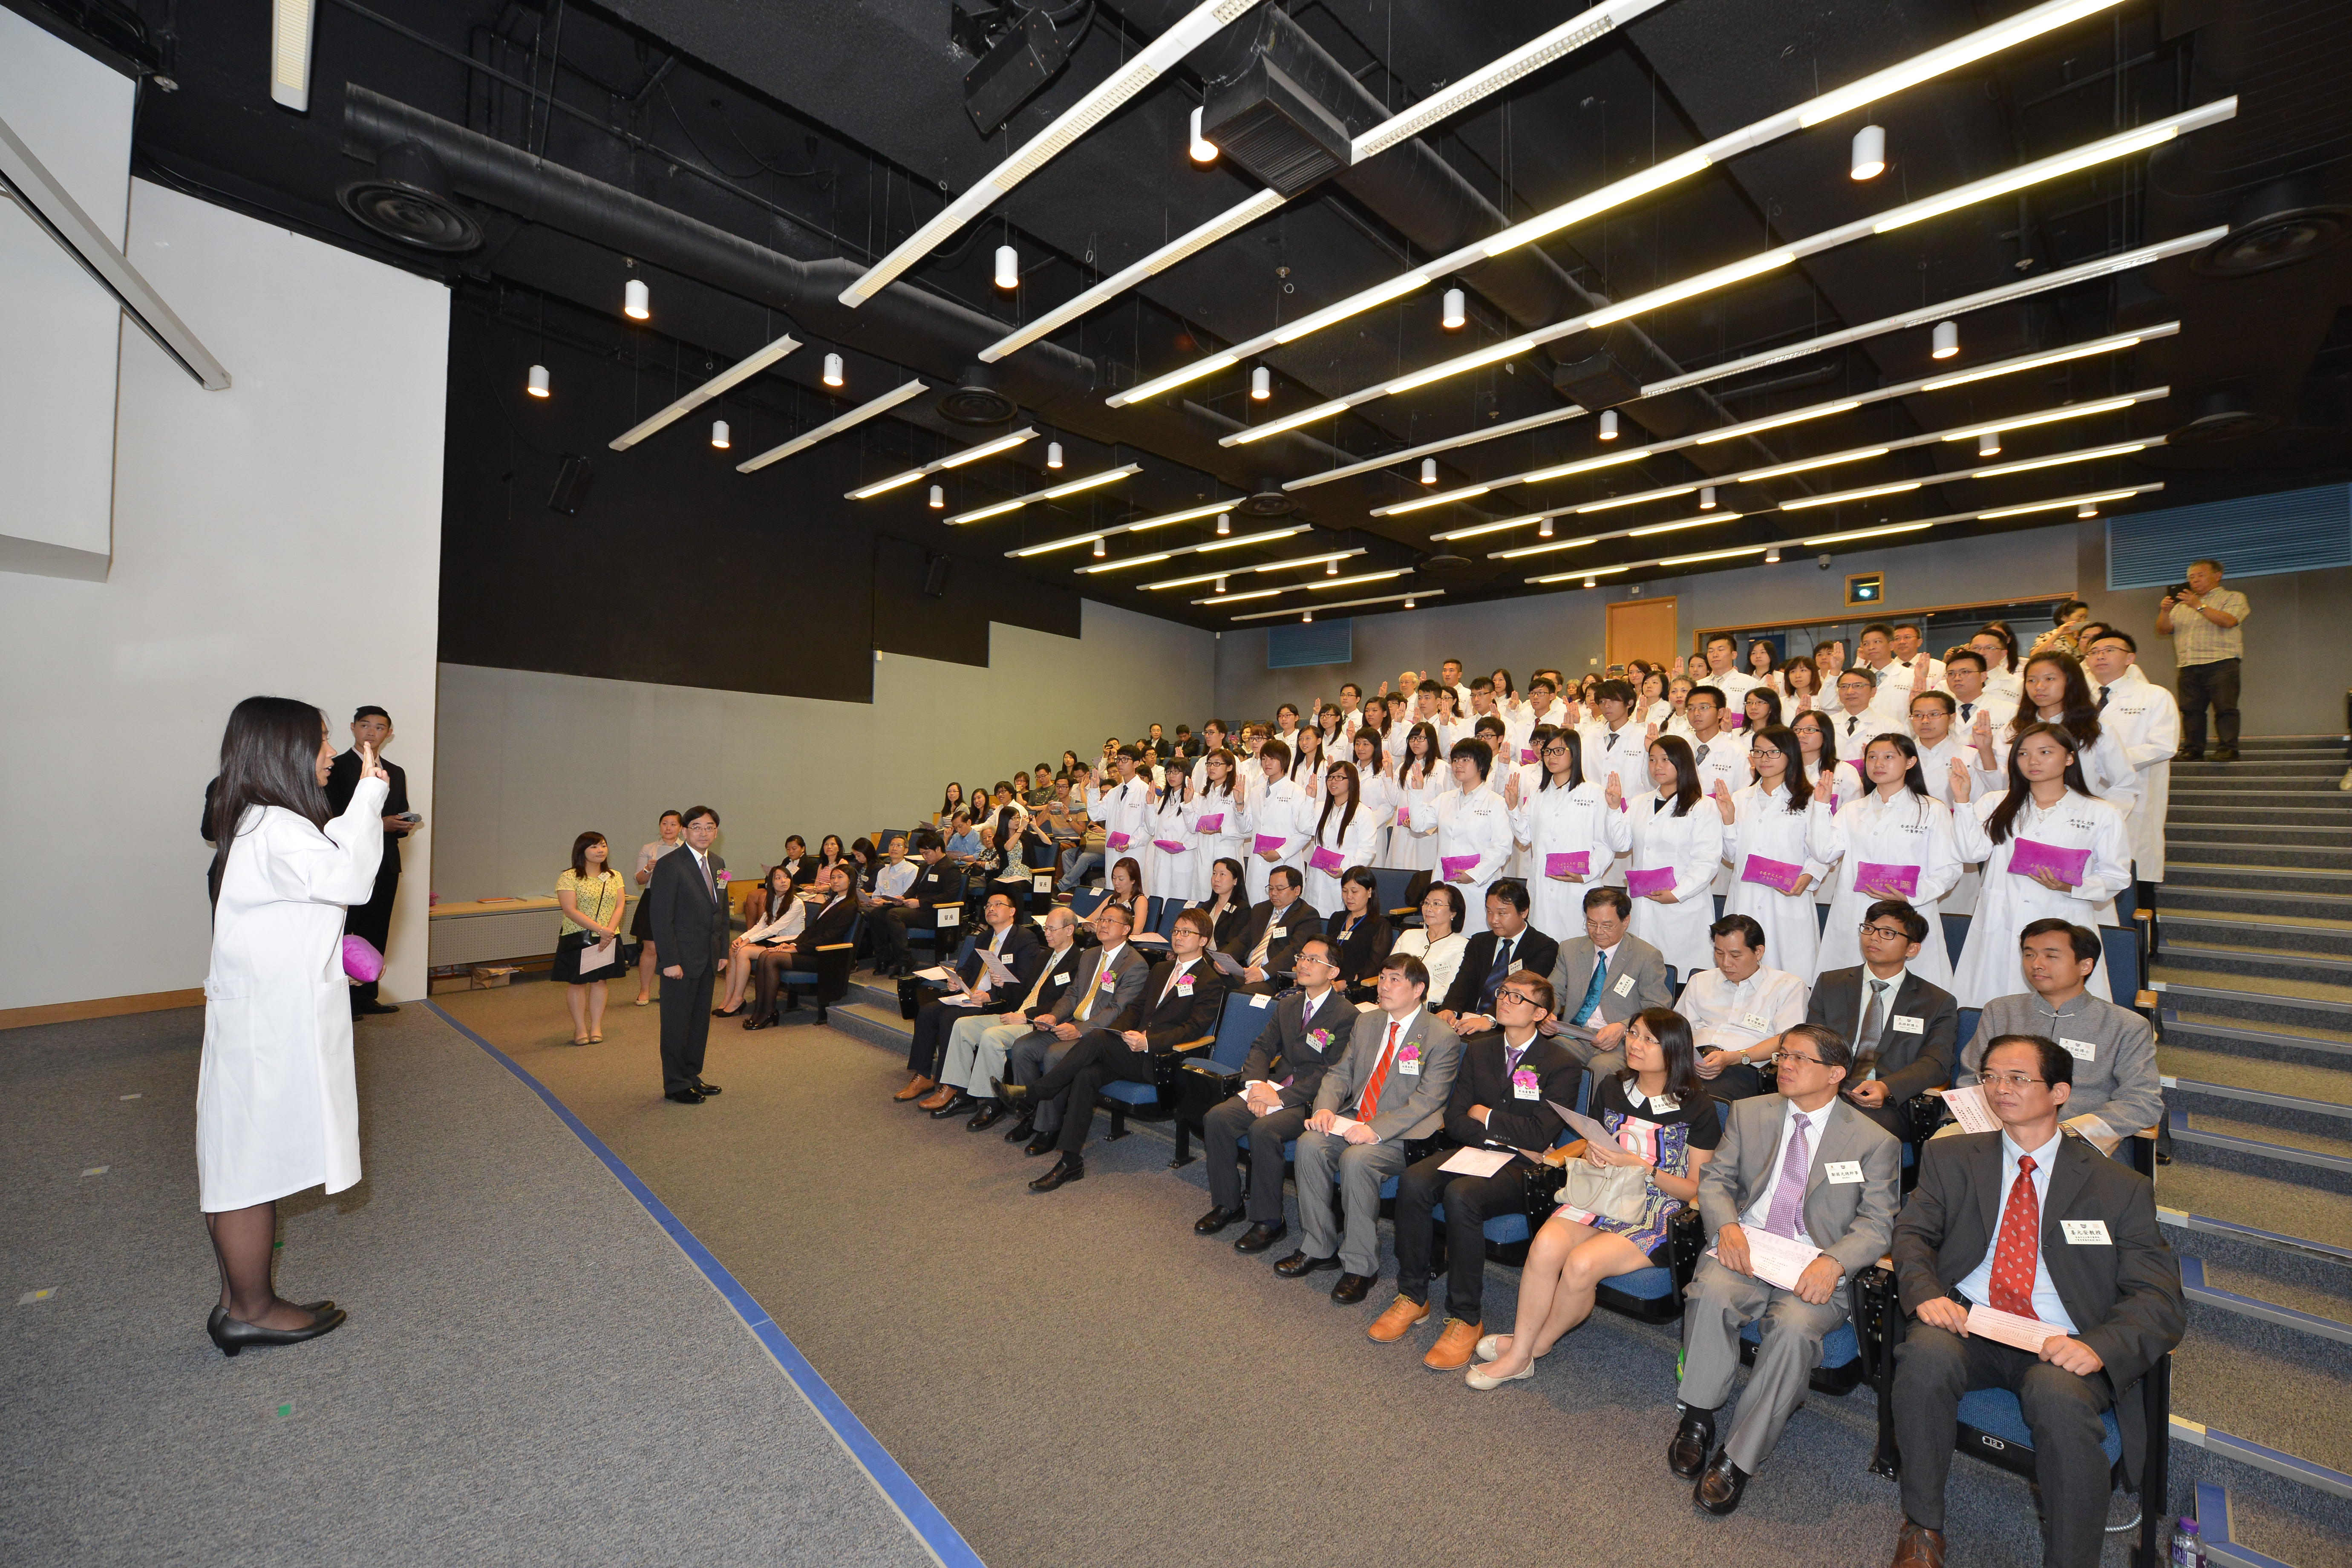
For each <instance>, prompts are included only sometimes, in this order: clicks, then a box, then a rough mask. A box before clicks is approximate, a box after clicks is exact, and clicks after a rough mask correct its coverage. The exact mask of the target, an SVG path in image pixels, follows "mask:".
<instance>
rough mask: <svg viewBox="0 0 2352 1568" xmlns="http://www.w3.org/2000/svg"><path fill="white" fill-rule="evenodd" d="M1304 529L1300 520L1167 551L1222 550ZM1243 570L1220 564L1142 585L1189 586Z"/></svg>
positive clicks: (1283, 562)
mask: <svg viewBox="0 0 2352 1568" xmlns="http://www.w3.org/2000/svg"><path fill="white" fill-rule="evenodd" d="M1306 531H1307V525H1306V524H1305V523H1303V522H1302V523H1299V524H1297V526H1295V527H1291V528H1276V529H1272V530H1269V531H1266V532H1265V533H1253V534H1248V535H1246V536H1239V537H1235V538H1233V539H1213V540H1210V541H1208V542H1206V543H1203V544H1187V545H1184V546H1182V547H1181V548H1179V549H1175V550H1171V551H1170V552H1168V553H1169V554H1171V555H1197V554H1200V553H1202V552H1204V551H1210V550H1223V549H1225V548H1227V547H1229V546H1233V545H1241V544H1267V543H1271V542H1274V541H1275V540H1277V539H1288V538H1290V537H1292V536H1293V535H1295V534H1300V533H1304V532H1306ZM1275 564H1276V566H1289V565H1296V564H1297V563H1296V562H1288V561H1278V562H1276V563H1275ZM1244 570H1246V569H1245V568H1244V567H1240V566H1221V567H1219V568H1217V570H1215V571H1214V572H1204V573H1202V574H1201V575H1199V576H1197V577H1170V578H1167V579H1166V580H1164V581H1161V582H1158V583H1146V584H1143V586H1144V587H1145V588H1146V589H1153V588H1183V587H1190V586H1191V585H1192V584H1195V583H1205V582H1207V581H1209V580H1210V579H1211V578H1213V577H1223V576H1225V575H1228V574H1233V573H1237V572H1241V571H1244Z"/></svg>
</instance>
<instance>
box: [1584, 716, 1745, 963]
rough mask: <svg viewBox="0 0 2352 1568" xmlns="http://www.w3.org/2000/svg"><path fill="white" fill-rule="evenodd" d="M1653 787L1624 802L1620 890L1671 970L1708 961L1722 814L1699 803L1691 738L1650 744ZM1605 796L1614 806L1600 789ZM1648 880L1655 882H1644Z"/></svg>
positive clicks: (1711, 959) (1640, 932)
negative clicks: (1626, 835)
mask: <svg viewBox="0 0 2352 1568" xmlns="http://www.w3.org/2000/svg"><path fill="white" fill-rule="evenodd" d="M1650 783H1651V784H1652V785H1653V786H1654V788H1653V790H1652V791H1649V792H1645V793H1643V794H1642V795H1636V796H1635V797H1633V799H1631V800H1628V801H1626V802H1625V816H1626V817H1627V818H1628V819H1629V820H1628V824H1627V826H1629V828H1630V829H1631V834H1630V837H1631V840H1632V842H1631V845H1630V847H1631V848H1632V850H1633V854H1632V857H1631V858H1630V859H1629V860H1628V862H1627V866H1626V872H1625V890H1626V892H1628V893H1630V894H1632V895H1633V924H1632V930H1633V934H1634V935H1635V936H1638V937H1640V938H1641V939H1642V940H1643V942H1648V943H1649V944H1650V945H1651V946H1653V947H1654V948H1656V949H1657V950H1658V951H1659V952H1661V953H1664V955H1665V960H1666V963H1667V964H1668V965H1669V966H1670V967H1672V968H1673V969H1674V970H1675V973H1677V974H1696V973H1698V971H1700V970H1702V969H1710V968H1713V967H1714V964H1715V946H1714V942H1713V939H1711V938H1710V937H1709V936H1708V935H1707V927H1709V926H1711V925H1713V924H1714V923H1715V898H1714V889H1715V873H1716V871H1717V868H1718V867H1719V866H1720V865H1721V864H1722V860H1723V818H1722V817H1721V816H1717V814H1716V812H1715V811H1714V810H1713V809H1712V808H1710V807H1708V806H1706V805H1704V804H1703V797H1702V795H1700V792H1699V784H1698V763H1696V761H1695V760H1694V759H1693V757H1692V755H1691V749H1690V742H1687V741H1685V740H1684V739H1683V738H1682V737H1681V736H1679V735H1661V736H1659V737H1658V738H1657V739H1656V740H1654V741H1653V742H1650ZM1602 799H1603V800H1604V801H1607V802H1608V804H1609V805H1611V806H1612V808H1613V806H1614V805H1615V802H1614V801H1610V800H1609V798H1608V796H1607V795H1605V794H1604V795H1603V796H1602ZM1653 882H1655V884H1656V885H1655V886H1652V885H1651V884H1652V883H1653Z"/></svg>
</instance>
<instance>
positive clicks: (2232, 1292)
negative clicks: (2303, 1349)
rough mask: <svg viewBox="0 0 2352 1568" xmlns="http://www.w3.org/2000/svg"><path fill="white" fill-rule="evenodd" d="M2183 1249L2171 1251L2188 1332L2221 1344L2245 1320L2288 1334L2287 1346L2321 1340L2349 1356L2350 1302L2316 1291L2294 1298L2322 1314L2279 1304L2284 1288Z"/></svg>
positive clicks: (2351, 1337) (2351, 1348)
mask: <svg viewBox="0 0 2352 1568" xmlns="http://www.w3.org/2000/svg"><path fill="white" fill-rule="evenodd" d="M2187 1245H2188V1240H2187V1238H2184V1240H2183V1245H2182V1246H2181V1247H2176V1248H2175V1249H2174V1250H2175V1251H2176V1253H2178V1255H2179V1258H2180V1282H2181V1285H2182V1288H2183V1289H2186V1290H2187V1292H2188V1295H2189V1301H2190V1303H2191V1309H2192V1310H2191V1311H2190V1314H2189V1317H2190V1331H2191V1332H2196V1333H2202V1334H2209V1335H2217V1336H2220V1337H2221V1338H2225V1339H2226V1338H2228V1337H2229V1336H2230V1335H2231V1334H2232V1333H2233V1332H2235V1331H2237V1330H2238V1328H2239V1327H2240V1324H2239V1322H2238V1320H2246V1321H2254V1322H2261V1323H2267V1324H2270V1325H2272V1326H2273V1327H2275V1328H2280V1329H2284V1330H2285V1331H2287V1334H2288V1338H2287V1340H2286V1341H2285V1342H2286V1343H2290V1344H2299V1343H2302V1342H2305V1341H2306V1340H2324V1341H2326V1342H2328V1343H2330V1344H2335V1345H2341V1346H2345V1347H2347V1352H2352V1317H2347V1315H2346V1311H2347V1307H2352V1302H2347V1301H2346V1300H2343V1299H2342V1298H2341V1297H2336V1296H2331V1295H2329V1294H2327V1293H2326V1292H2325V1291H2315V1290H2306V1291H2302V1292H2297V1294H2301V1295H2303V1296H2305V1297H2306V1298H2310V1299H2315V1300H2317V1301H2318V1302H2319V1303H2320V1304H2321V1305H2322V1306H2323V1307H2324V1308H2325V1309H2326V1310H2321V1311H2313V1310H2310V1309H2308V1308H2305V1307H2299V1306H2296V1305H2294V1303H2293V1302H2290V1301H2284V1300H2278V1299H2277V1298H2278V1297H2279V1296H2280V1295H2282V1294H2284V1293H2285V1288H2284V1287H2282V1286H2281V1285H2280V1284H2279V1283H2277V1282H2276V1281H2273V1280H2271V1279H2265V1278H2263V1276H2261V1275H2259V1274H2249V1273H2247V1272H2245V1271H2244V1270H2242V1269H2234V1268H2224V1267H2222V1266H2221V1265H2219V1264H2213V1263H2209V1262H2208V1261H2207V1260H2206V1259H2205V1258H2203V1257H2202V1256H2201V1255H2200V1254H2198V1253H2195V1252H2190V1251H2188V1250H2186V1247H2187ZM2199 1308H2201V1309H2203V1310H2204V1311H2203V1315H2201V1316H2200V1313H2199V1312H2198V1311H2197V1310H2196V1309H2199Z"/></svg>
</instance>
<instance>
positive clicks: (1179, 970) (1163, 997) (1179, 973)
mask: <svg viewBox="0 0 2352 1568" xmlns="http://www.w3.org/2000/svg"><path fill="white" fill-rule="evenodd" d="M1190 968H1192V965H1191V964H1189V963H1180V964H1178V965H1177V966H1176V967H1175V968H1174V969H1172V970H1171V971H1169V973H1168V984H1165V985H1162V986H1161V987H1160V1002H1165V1001H1167V1000H1168V993H1170V992H1171V991H1173V990H1175V989H1176V982H1178V981H1179V980H1181V979H1182V978H1184V972H1185V971H1186V970H1188V969H1190ZM1152 1005H1154V1006H1158V1005H1159V1003H1158V1002H1155V1003H1153V1004H1152Z"/></svg>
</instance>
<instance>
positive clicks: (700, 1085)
mask: <svg viewBox="0 0 2352 1568" xmlns="http://www.w3.org/2000/svg"><path fill="white" fill-rule="evenodd" d="M694 1092H695V1093H697V1094H698V1095H700V1096H702V1098H703V1099H705V1100H709V1098H710V1097H711V1096H712V1095H714V1094H717V1093H718V1092H719V1086H718V1085H717V1084H715V1083H705V1082H703V1081H702V1080H701V1079H695V1080H694Z"/></svg>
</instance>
